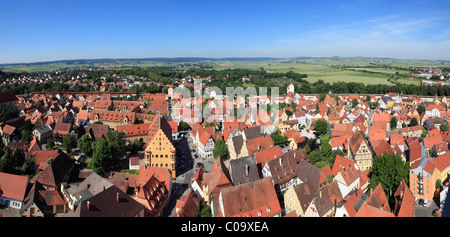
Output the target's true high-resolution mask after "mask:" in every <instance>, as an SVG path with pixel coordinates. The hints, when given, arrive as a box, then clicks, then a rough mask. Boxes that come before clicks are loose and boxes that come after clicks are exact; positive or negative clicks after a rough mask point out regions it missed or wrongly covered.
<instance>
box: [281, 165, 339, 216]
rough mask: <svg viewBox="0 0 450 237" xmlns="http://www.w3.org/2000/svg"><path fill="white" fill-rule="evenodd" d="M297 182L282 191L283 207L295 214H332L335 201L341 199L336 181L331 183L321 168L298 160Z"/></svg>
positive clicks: (337, 201)
mask: <svg viewBox="0 0 450 237" xmlns="http://www.w3.org/2000/svg"><path fill="white" fill-rule="evenodd" d="M297 177H298V182H297V183H296V184H295V185H293V186H291V187H290V188H288V189H287V191H286V192H285V193H284V200H285V209H286V212H287V213H289V212H291V211H295V212H296V214H297V216H302V217H303V216H304V217H325V216H332V214H333V213H334V211H335V203H339V202H340V201H341V200H342V196H341V194H340V191H339V187H338V184H337V182H336V181H334V182H332V183H331V184H330V183H329V182H328V179H327V177H326V176H325V174H324V172H323V171H322V170H321V169H318V168H317V167H315V166H313V165H311V164H309V163H307V162H306V161H300V164H299V166H298V167H297Z"/></svg>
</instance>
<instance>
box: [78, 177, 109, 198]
mask: <svg viewBox="0 0 450 237" xmlns="http://www.w3.org/2000/svg"><path fill="white" fill-rule="evenodd" d="M112 185H113V184H112V183H110V182H108V181H107V180H106V179H104V178H102V177H100V176H99V175H98V174H96V173H94V172H92V173H91V174H90V175H89V176H88V177H87V178H86V179H85V180H84V181H83V182H81V183H80V185H78V188H77V191H75V193H74V195H75V197H77V198H79V199H80V198H82V199H85V198H89V197H90V195H88V193H87V192H89V193H90V194H91V195H92V196H95V195H96V194H98V193H100V192H102V191H103V190H104V189H107V188H109V187H111V186H112Z"/></svg>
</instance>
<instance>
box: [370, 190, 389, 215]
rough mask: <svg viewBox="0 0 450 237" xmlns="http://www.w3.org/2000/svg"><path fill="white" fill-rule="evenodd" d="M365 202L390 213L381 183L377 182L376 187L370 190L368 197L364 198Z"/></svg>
mask: <svg viewBox="0 0 450 237" xmlns="http://www.w3.org/2000/svg"><path fill="white" fill-rule="evenodd" d="M366 204H367V205H370V206H372V207H374V208H377V209H382V210H384V211H386V212H389V213H391V208H390V207H389V203H388V200H387V198H386V194H385V193H384V191H383V188H382V187H381V184H378V185H377V187H376V188H375V189H374V190H373V191H372V193H371V194H370V196H369V198H368V199H367V200H366Z"/></svg>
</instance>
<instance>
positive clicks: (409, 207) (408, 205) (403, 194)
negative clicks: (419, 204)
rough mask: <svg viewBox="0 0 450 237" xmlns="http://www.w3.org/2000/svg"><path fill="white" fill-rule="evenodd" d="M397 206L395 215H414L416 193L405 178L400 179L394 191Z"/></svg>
mask: <svg viewBox="0 0 450 237" xmlns="http://www.w3.org/2000/svg"><path fill="white" fill-rule="evenodd" d="M394 199H395V207H394V210H393V211H394V215H395V216H397V217H414V215H415V214H414V210H415V200H414V195H413V193H412V192H411V190H410V189H409V187H408V184H407V183H406V182H405V180H404V179H402V181H400V184H399V185H398V187H397V190H396V191H395V193H394Z"/></svg>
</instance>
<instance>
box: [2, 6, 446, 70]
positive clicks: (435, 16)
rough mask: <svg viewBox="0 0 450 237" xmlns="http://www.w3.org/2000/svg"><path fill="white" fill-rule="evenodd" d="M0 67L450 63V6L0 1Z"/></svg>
mask: <svg viewBox="0 0 450 237" xmlns="http://www.w3.org/2000/svg"><path fill="white" fill-rule="evenodd" d="M0 9H1V10H2V11H1V12H2V14H0V29H1V33H0V36H1V37H0V63H16V62H37V61H50V60H62V59H89V58H142V57H215V58H220V57H297V56H311V57H323V56H325V57H327V56H342V57H349V56H364V57H392V58H407V59H446V60H450V16H449V15H448V12H449V10H450V4H448V1H433V0H429V1H413V0H408V1H384V0H359V1H346V0H340V1H337V0H336V1H334V0H322V1H288V0H279V1H264V0H259V1H253V0H240V1H235V0H229V1H213V0H209V1H203V0H190V1H189V0H184V1H175V0H158V1H157V0H147V1H144V0H128V1H114V0H110V1H85V0H77V1H69V0H58V1H51V0H0Z"/></svg>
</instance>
